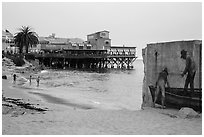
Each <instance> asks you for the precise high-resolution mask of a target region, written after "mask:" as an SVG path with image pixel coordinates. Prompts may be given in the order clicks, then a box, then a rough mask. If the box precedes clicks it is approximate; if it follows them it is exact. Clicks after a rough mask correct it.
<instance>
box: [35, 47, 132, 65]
mask: <svg viewBox="0 0 204 137" xmlns="http://www.w3.org/2000/svg"><path fill="white" fill-rule="evenodd" d="M135 49H136V47H125V48H124V47H113V48H110V49H109V50H94V49H92V50H88V49H86V50H81V49H62V50H43V52H42V53H40V54H35V58H36V59H38V60H39V64H43V65H45V66H46V67H50V68H56V69H57V68H61V69H68V68H75V69H97V68H99V69H100V68H123V69H132V68H133V66H132V63H133V62H134V60H135V59H136V50H135Z"/></svg>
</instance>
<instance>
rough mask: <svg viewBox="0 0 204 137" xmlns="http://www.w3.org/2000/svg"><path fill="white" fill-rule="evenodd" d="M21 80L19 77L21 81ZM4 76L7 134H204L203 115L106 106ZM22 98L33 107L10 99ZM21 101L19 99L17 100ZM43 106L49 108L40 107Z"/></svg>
mask: <svg viewBox="0 0 204 137" xmlns="http://www.w3.org/2000/svg"><path fill="white" fill-rule="evenodd" d="M17 83H18V81H17ZM16 85H18V84H13V83H12V79H11V76H10V77H9V76H8V79H7V80H4V79H2V92H3V98H4V99H5V101H2V134H3V135H65V134H66V135H76V134H77V135H87V134H90V135H172V134H173V135H180V134H182V135H201V134H202V116H201V114H200V117H198V118H190V119H189V118H185V119H184V118H180V117H179V116H178V110H172V109H160V108H144V109H143V110H138V111H130V110H125V109H117V110H114V109H104V108H97V107H94V106H90V105H87V104H77V103H73V102H69V101H64V100H62V99H60V98H57V97H55V96H53V95H49V94H44V93H43V94H41V93H40V90H39V92H37V94H35V92H33V91H34V90H33V89H26V88H22V87H19V86H16ZM9 99H10V100H12V99H13V100H15V99H17V100H18V99H19V101H20V102H24V104H26V103H29V104H30V106H31V107H30V108H25V107H23V106H19V105H16V104H18V103H16V104H15V102H14V103H12V102H9V101H8V100H9ZM17 102H18V101H17ZM36 108H40V109H42V110H45V111H39V110H38V109H36Z"/></svg>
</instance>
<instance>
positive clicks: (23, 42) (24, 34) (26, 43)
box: [14, 26, 39, 53]
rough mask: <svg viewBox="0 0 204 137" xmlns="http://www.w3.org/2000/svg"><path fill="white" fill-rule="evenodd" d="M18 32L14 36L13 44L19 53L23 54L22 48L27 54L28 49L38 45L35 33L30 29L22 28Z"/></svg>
mask: <svg viewBox="0 0 204 137" xmlns="http://www.w3.org/2000/svg"><path fill="white" fill-rule="evenodd" d="M19 30H20V31H19V32H18V33H16V35H15V36H14V42H15V43H16V44H17V46H18V47H19V52H20V53H23V48H24V47H25V49H26V53H28V49H29V47H32V46H33V45H35V44H38V43H39V41H38V36H37V34H36V32H33V31H31V28H30V27H28V26H22V28H20V29H19Z"/></svg>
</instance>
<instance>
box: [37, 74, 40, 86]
mask: <svg viewBox="0 0 204 137" xmlns="http://www.w3.org/2000/svg"><path fill="white" fill-rule="evenodd" d="M36 81H37V87H39V83H40V76H38V77H37V79H36Z"/></svg>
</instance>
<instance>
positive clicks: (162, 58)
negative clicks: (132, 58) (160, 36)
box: [142, 40, 202, 106]
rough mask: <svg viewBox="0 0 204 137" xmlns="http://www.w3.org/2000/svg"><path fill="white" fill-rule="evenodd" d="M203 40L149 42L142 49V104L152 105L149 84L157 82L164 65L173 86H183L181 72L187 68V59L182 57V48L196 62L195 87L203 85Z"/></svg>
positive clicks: (183, 78)
mask: <svg viewBox="0 0 204 137" xmlns="http://www.w3.org/2000/svg"><path fill="white" fill-rule="evenodd" d="M201 48H202V41H201V40H192V41H173V42H164V43H152V44H147V47H146V48H144V49H143V50H142V55H143V62H144V79H143V104H142V106H151V105H152V98H151V95H150V91H149V88H148V86H150V85H154V86H155V84H156V80H157V78H158V74H159V73H160V72H161V71H162V69H163V68H164V67H167V68H168V72H169V76H168V80H169V83H170V86H171V87H175V88H183V87H184V83H185V78H186V76H184V77H181V74H182V72H183V70H184V68H185V64H186V62H185V60H183V59H181V53H180V52H181V50H183V49H184V50H186V51H187V52H188V53H189V54H190V56H192V57H193V58H194V60H195V62H196V66H197V71H196V75H195V79H194V87H195V88H200V87H201V83H202V82H201V80H202V78H201V76H202V74H201V72H202V68H201V66H202V64H201V59H202V49H201Z"/></svg>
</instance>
